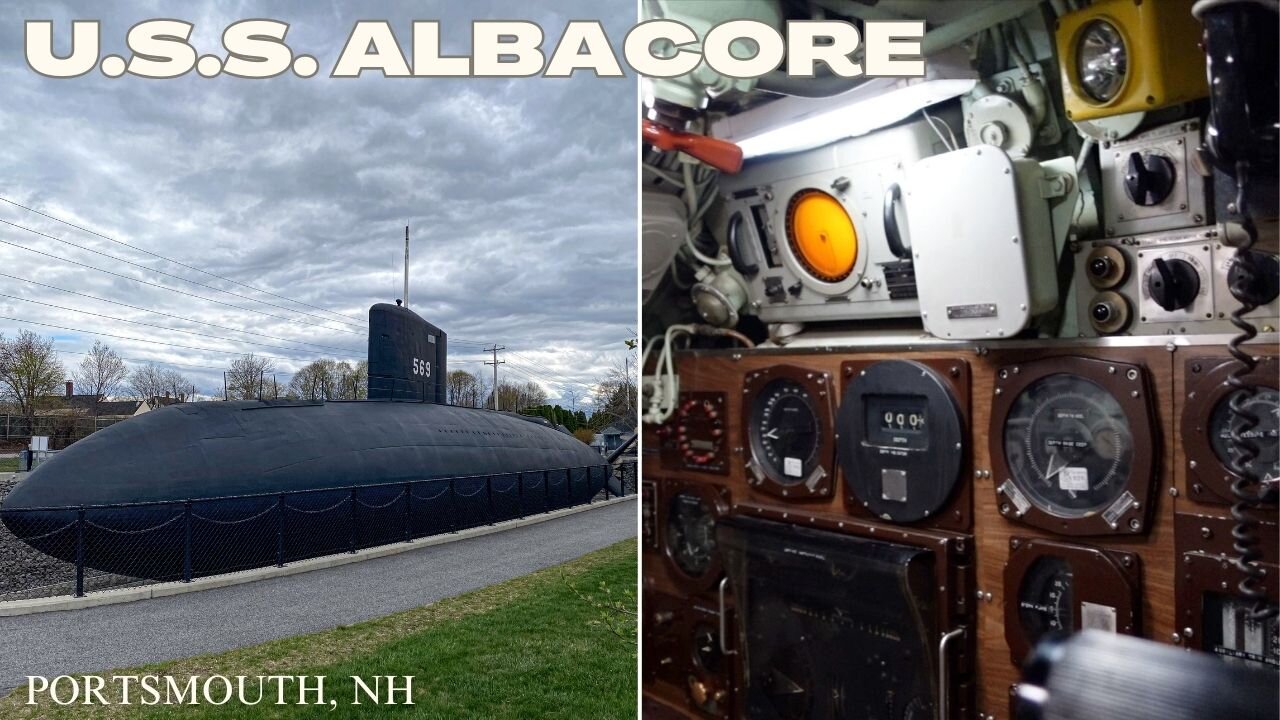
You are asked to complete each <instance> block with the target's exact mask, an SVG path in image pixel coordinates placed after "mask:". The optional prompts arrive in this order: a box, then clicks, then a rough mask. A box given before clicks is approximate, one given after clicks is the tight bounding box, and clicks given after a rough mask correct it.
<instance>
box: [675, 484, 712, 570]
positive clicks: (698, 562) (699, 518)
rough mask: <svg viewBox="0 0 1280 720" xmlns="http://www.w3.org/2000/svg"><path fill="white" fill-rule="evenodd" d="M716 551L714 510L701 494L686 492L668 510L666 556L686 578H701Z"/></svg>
mask: <svg viewBox="0 0 1280 720" xmlns="http://www.w3.org/2000/svg"><path fill="white" fill-rule="evenodd" d="M715 552H716V518H715V511H714V509H713V508H712V507H711V505H710V504H709V503H708V502H707V501H706V500H705V499H704V498H703V497H702V495H701V494H700V493H697V492H694V491H688V490H686V491H684V492H680V493H677V494H676V495H675V496H674V497H672V498H671V504H670V505H669V506H668V507H667V554H668V555H670V556H671V560H672V562H674V563H675V564H676V567H677V568H679V569H680V571H681V572H683V573H684V574H685V575H688V576H689V577H693V578H700V577H702V576H704V575H706V574H707V571H708V570H710V569H711V564H712V561H713V560H714V559H715Z"/></svg>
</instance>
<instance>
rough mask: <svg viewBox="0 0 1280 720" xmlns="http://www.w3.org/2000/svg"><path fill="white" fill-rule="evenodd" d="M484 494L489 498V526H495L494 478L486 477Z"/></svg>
mask: <svg viewBox="0 0 1280 720" xmlns="http://www.w3.org/2000/svg"><path fill="white" fill-rule="evenodd" d="M484 492H485V494H486V495H487V496H488V498H489V525H493V514H494V513H493V476H492V475H486V476H485V477H484Z"/></svg>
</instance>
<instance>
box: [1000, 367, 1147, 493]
mask: <svg viewBox="0 0 1280 720" xmlns="http://www.w3.org/2000/svg"><path fill="white" fill-rule="evenodd" d="M1133 453H1134V446H1133V434H1132V431H1131V430H1130V428H1129V423H1128V420H1127V419H1126V416H1125V413H1124V410H1123V408H1121V406H1120V404H1119V402H1117V401H1116V398H1115V397H1114V396H1112V395H1111V393H1109V392H1107V391H1106V390H1105V389H1103V388H1102V386H1100V385H1098V384H1097V383H1094V382H1093V381H1092V380H1088V379H1086V378H1083V377H1080V376H1078V375H1072V374H1067V373H1057V374H1053V375H1047V376H1045V377H1043V378H1040V379H1039V380H1036V381H1035V382H1033V383H1032V384H1031V385H1030V386H1028V387H1027V388H1026V389H1025V390H1023V391H1022V393H1021V394H1020V395H1019V396H1018V397H1017V399H1015V400H1014V402H1013V405H1012V407H1011V408H1010V410H1009V412H1008V414H1007V415H1006V416H1005V425H1004V456H1005V460H1006V462H1007V463H1008V466H1009V471H1010V473H1011V475H1012V477H1011V479H1012V480H1013V482H1014V484H1015V485H1016V486H1017V487H1018V488H1019V489H1021V490H1022V491H1023V492H1024V493H1026V495H1027V496H1028V498H1029V500H1030V501H1031V503H1032V504H1034V505H1036V506H1037V507H1039V508H1040V509H1041V510H1044V511H1045V512H1048V513H1049V514H1051V515H1055V516H1058V517H1065V518H1079V517H1084V516H1086V515H1092V514H1094V513H1096V512H1098V511H1100V510H1103V509H1104V508H1107V507H1108V506H1109V505H1111V504H1112V503H1113V502H1115V500H1116V498H1118V497H1119V496H1120V495H1121V494H1123V493H1124V492H1125V489H1126V487H1127V485H1128V482H1129V475H1130V472H1131V471H1132V466H1133V459H1134V458H1133Z"/></svg>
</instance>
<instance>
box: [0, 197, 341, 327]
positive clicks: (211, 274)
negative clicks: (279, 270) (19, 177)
mask: <svg viewBox="0 0 1280 720" xmlns="http://www.w3.org/2000/svg"><path fill="white" fill-rule="evenodd" d="M0 200H3V201H4V202H7V203H9V204H10V205H13V206H14V207H20V208H22V209H23V210H26V211H28V212H33V213H35V214H37V215H39V216H41V217H46V218H49V219H50V220H53V221H55V222H60V223H62V224H63V225H67V226H69V227H73V228H75V229H77V230H80V231H83V232H87V233H89V234H90V235H96V236H97V237H100V238H102V239H103V240H107V241H110V242H113V243H115V244H117V245H123V246H124V247H127V248H130V249H132V250H137V251H138V252H141V253H146V254H147V255H150V256H151V257H154V258H159V259H160V260H164V261H165V262H171V263H173V264H174V265H178V266H180V267H184V268H187V269H188V270H195V271H196V272H198V273H203V274H205V275H208V276H209V277H215V278H218V279H219V280H225V281H226V282H229V283H232V284H235V285H239V286H240V287H244V288H248V289H250V290H254V291H257V292H260V293H262V294H264V295H270V296H271V297H274V298H279V299H281V300H287V301H289V302H291V303H296V304H298V305H302V306H303V307H309V308H311V309H313V310H319V311H320V312H325V313H329V314H330V315H337V316H338V317H340V318H342V319H343V321H344V322H353V321H354V322H355V323H356V324H357V325H363V324H365V323H364V322H363V321H359V320H355V318H352V317H350V316H348V315H343V314H342V313H339V312H334V311H333V310H326V309H325V308H322V307H319V306H317V305H312V304H310V303H305V302H302V301H301V300H294V299H293V298H291V297H286V296H284V295H277V294H276V293H273V292H271V291H270V290H263V289H262V288H260V287H254V286H253V285H249V284H248V283H243V282H240V281H239V280H233V279H231V278H229V277H226V276H224V275H219V274H217V273H214V272H209V271H208V270H203V269H201V268H198V267H195V266H194V265H188V264H186V263H184V262H181V261H178V260H174V259H173V258H171V257H166V256H164V255H161V254H159V253H156V252H152V251H150V250H148V249H146V248H143V247H138V246H137V245H130V244H129V243H127V242H124V241H122V240H117V239H115V238H113V237H110V236H107V235H104V234H102V233H100V232H98V231H96V230H90V229H89V228H86V227H81V226H79V225H77V224H75V223H73V222H70V221H69V220H63V219H62V218H60V217H56V216H53V215H50V214H49V213H46V212H41V211H40V210H36V209H35V208H31V207H27V206H26V205H23V204H22V203H19V202H15V201H13V200H10V199H9V198H6V197H3V196H0ZM282 309H286V310H288V309H289V308H282ZM290 311H291V312H301V311H300V310H290ZM302 314H304V315H310V313H302ZM312 317H315V316H314V315H313V316H312Z"/></svg>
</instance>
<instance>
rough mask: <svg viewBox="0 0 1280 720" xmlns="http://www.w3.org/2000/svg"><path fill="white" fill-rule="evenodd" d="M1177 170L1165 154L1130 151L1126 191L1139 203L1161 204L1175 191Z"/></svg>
mask: <svg viewBox="0 0 1280 720" xmlns="http://www.w3.org/2000/svg"><path fill="white" fill-rule="evenodd" d="M1176 178H1177V171H1176V170H1174V168H1173V162H1172V161H1170V160H1169V158H1167V157H1164V156H1163V155H1155V154H1152V153H1146V154H1142V153H1136V152H1134V153H1129V172H1127V173H1125V176H1124V191H1125V193H1126V194H1128V196H1129V199H1130V200H1132V201H1134V202H1135V203H1137V204H1139V205H1159V204H1160V203H1162V202H1164V199H1165V198H1167V197H1169V193H1171V192H1173V181H1174V180H1175V179H1176Z"/></svg>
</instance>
